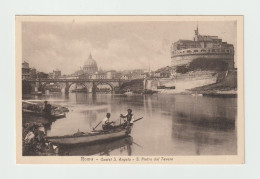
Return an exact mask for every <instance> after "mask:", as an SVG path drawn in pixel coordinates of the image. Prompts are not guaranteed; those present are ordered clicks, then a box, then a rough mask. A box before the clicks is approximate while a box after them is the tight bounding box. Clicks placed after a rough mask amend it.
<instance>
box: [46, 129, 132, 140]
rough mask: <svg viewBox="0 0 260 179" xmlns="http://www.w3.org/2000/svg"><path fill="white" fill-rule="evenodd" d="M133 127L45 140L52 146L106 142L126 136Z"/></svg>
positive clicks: (51, 137)
mask: <svg viewBox="0 0 260 179" xmlns="http://www.w3.org/2000/svg"><path fill="white" fill-rule="evenodd" d="M132 127H133V126H127V127H118V128H114V129H109V130H100V131H92V132H89V133H83V132H77V133H75V134H73V135H65V136H49V137H46V139H47V140H48V141H49V142H52V143H53V144H60V145H73V144H89V143H95V142H100V141H108V140H113V139H116V138H122V137H125V136H128V135H129V134H130V133H131V129H132Z"/></svg>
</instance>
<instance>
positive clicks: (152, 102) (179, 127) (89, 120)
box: [34, 93, 237, 156]
mask: <svg viewBox="0 0 260 179" xmlns="http://www.w3.org/2000/svg"><path fill="white" fill-rule="evenodd" d="M34 99H35V98H34ZM38 99H40V100H48V101H50V103H52V104H58V105H63V106H65V107H68V108H69V110H70V111H69V112H68V113H67V114H66V118H63V119H58V120H56V121H54V122H53V123H51V124H50V125H49V126H48V129H47V135H48V136H57V135H67V134H74V133H76V132H77V131H78V130H80V131H83V132H85V131H86V132H89V131H91V129H92V128H93V127H95V126H96V125H97V124H98V123H99V122H100V121H101V120H102V119H103V118H104V117H105V115H106V113H107V112H111V120H113V121H116V123H119V115H120V114H121V113H123V114H124V113H126V111H127V109H128V108H131V109H132V110H133V113H134V115H135V118H139V117H143V119H142V120H140V121H138V122H136V123H135V124H134V128H133V130H132V133H131V137H128V138H123V139H119V140H116V141H113V142H108V143H102V144H99V145H91V146H82V145H81V146H74V147H70V148H66V149H64V150H65V151H66V152H68V154H69V155H134V156H137V155H150V156H152V155H235V154H236V153H237V137H236V133H237V132H236V118H237V98H227V99H225V98H211V97H194V96H190V95H169V94H158V95H152V96H142V95H135V96H122V95H112V94H97V95H92V94H83V93H70V94H69V95H65V94H58V95H49V96H42V97H39V98H38ZM97 129H101V125H100V126H99V127H98V128H97Z"/></svg>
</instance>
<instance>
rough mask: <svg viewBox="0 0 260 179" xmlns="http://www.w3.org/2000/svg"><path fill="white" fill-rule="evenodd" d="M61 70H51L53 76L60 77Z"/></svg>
mask: <svg viewBox="0 0 260 179" xmlns="http://www.w3.org/2000/svg"><path fill="white" fill-rule="evenodd" d="M60 77H61V71H60V70H53V78H60Z"/></svg>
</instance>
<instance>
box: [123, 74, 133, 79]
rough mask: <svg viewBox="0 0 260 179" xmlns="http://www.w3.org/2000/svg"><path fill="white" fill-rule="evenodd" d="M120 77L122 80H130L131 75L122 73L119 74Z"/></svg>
mask: <svg viewBox="0 0 260 179" xmlns="http://www.w3.org/2000/svg"><path fill="white" fill-rule="evenodd" d="M120 79H122V80H131V79H132V76H131V74H124V75H122V76H121V78H120Z"/></svg>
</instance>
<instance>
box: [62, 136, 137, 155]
mask: <svg viewBox="0 0 260 179" xmlns="http://www.w3.org/2000/svg"><path fill="white" fill-rule="evenodd" d="M132 144H133V138H132V137H131V136H127V137H123V138H119V139H115V140H110V141H107V142H102V143H96V144H93V145H88V144H86V145H84V144H83V145H63V146H61V147H60V152H61V154H62V155H71V156H89V155H109V154H110V152H111V151H113V150H116V149H121V148H123V149H122V150H127V153H130V152H131V145H132Z"/></svg>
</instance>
